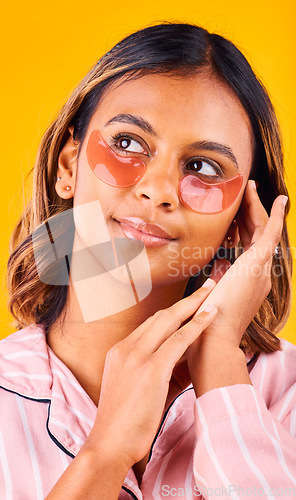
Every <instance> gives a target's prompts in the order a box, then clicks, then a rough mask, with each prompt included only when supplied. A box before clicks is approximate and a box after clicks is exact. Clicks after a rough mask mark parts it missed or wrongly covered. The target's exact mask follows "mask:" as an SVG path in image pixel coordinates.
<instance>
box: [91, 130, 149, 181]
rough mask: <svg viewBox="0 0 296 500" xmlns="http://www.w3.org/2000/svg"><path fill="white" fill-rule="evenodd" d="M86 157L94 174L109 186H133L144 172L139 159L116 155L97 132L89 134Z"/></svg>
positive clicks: (144, 167) (142, 164)
mask: <svg viewBox="0 0 296 500" xmlns="http://www.w3.org/2000/svg"><path fill="white" fill-rule="evenodd" d="M86 155H87V160H88V164H89V166H90V168H91V169H92V171H93V172H94V174H96V176H97V177H98V178H99V179H100V180H101V181H103V182H106V184H108V185H109V186H113V187H128V186H133V185H134V184H136V183H137V182H138V181H139V180H140V179H141V178H142V177H143V175H144V174H145V172H146V165H145V163H144V162H143V161H142V160H140V159H139V158H133V157H129V158H128V157H122V156H119V155H117V154H116V153H115V151H113V150H112V149H111V148H110V146H109V145H108V144H107V143H106V142H105V141H104V139H103V137H102V136H101V134H100V131H99V130H93V132H92V133H91V134H90V136H89V139H88V143H87V148H86Z"/></svg>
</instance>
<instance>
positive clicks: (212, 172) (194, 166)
mask: <svg viewBox="0 0 296 500" xmlns="http://www.w3.org/2000/svg"><path fill="white" fill-rule="evenodd" d="M186 169H187V170H189V173H197V174H200V175H202V176H204V177H208V178H212V179H213V178H215V180H218V179H220V178H221V177H223V173H222V170H221V169H220V168H219V167H218V165H217V166H213V165H211V164H210V163H209V161H205V160H201V159H196V160H192V161H190V162H189V163H187V165H186Z"/></svg>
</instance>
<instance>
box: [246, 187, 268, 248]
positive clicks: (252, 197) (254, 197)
mask: <svg viewBox="0 0 296 500" xmlns="http://www.w3.org/2000/svg"><path fill="white" fill-rule="evenodd" d="M242 218H243V220H244V222H245V227H246V228H247V231H248V233H249V234H250V236H251V239H250V241H249V243H247V245H245V246H244V249H245V250H247V249H248V247H249V246H251V245H252V243H254V242H255V241H257V239H258V238H259V237H260V236H261V234H262V233H263V231H264V228H265V226H266V224H267V221H268V214H267V212H266V210H265V208H264V207H263V205H262V203H261V201H260V198H259V196H258V193H257V189H256V184H255V181H252V180H250V181H248V185H247V188H246V190H245V195H244V203H243V204H242Z"/></svg>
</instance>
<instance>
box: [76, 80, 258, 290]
mask: <svg viewBox="0 0 296 500" xmlns="http://www.w3.org/2000/svg"><path fill="white" fill-rule="evenodd" d="M135 117H136V118H137V120H135ZM147 124H148V125H149V126H148V125H147ZM94 130H100V132H101V135H102V137H103V139H104V141H105V142H106V143H107V144H108V146H110V148H111V149H112V150H113V151H115V152H116V155H117V156H118V157H121V158H123V159H125V158H133V159H136V160H137V161H138V160H141V161H143V162H144V163H145V165H146V172H145V175H143V177H141V178H140V180H139V181H138V182H136V183H135V184H133V185H131V186H129V187H113V186H110V185H108V184H106V183H105V182H103V181H101V180H100V179H99V178H98V177H96V176H94V174H93V171H92V170H91V168H90V167H89V164H88V159H87V144H88V142H89V138H90V136H91V134H92V132H93V131H94ZM222 146H223V147H222ZM74 154H75V153H74V152H73V155H74ZM75 161H76V162H77V168H76V169H75V172H74V175H75V182H74V183H73V190H74V207H75V206H78V205H81V204H84V203H89V202H91V201H95V200H99V201H100V205H101V208H102V212H103V215H104V218H105V222H106V226H107V229H108V231H109V234H110V236H111V237H132V238H138V239H141V240H142V241H144V239H145V238H146V239H147V240H148V239H149V237H146V236H145V235H144V232H142V235H141V234H140V232H141V229H140V231H139V228H135V226H134V225H133V223H132V221H131V223H130V224H127V223H124V222H120V220H122V219H127V218H135V219H142V220H143V221H145V222H147V223H150V224H154V225H157V226H158V227H159V228H161V229H162V230H164V231H165V232H166V233H167V234H168V235H169V237H168V238H167V239H164V238H163V240H162V243H163V244H161V245H159V246H151V247H148V245H147V255H148V258H149V264H150V270H151V279H152V283H153V286H155V287H158V286H165V285H169V284H170V285H173V284H176V285H177V283H180V282H184V285H185V284H186V282H187V279H188V277H189V276H190V275H192V274H194V273H195V272H197V271H198V270H199V269H201V268H202V267H204V266H205V265H206V264H208V262H209V261H210V260H211V258H212V257H213V255H214V254H215V252H217V250H218V248H219V247H220V245H221V243H222V242H223V240H224V238H225V237H226V236H227V233H228V229H229V227H230V225H231V223H232V221H233V219H234V218H235V216H236V213H237V211H238V209H239V206H240V203H241V201H242V198H243V193H244V188H245V186H246V183H247V180H248V178H249V174H250V170H251V166H252V161H253V134H252V128H251V124H250V121H249V118H248V116H247V114H246V112H245V110H244V108H243V107H242V105H241V103H240V101H239V100H238V98H237V97H236V96H235V94H234V93H233V92H232V91H231V89H229V88H228V87H227V86H226V85H225V84H223V83H222V82H221V81H218V80H217V79H216V78H214V77H213V76H211V75H207V74H199V75H196V76H194V77H191V78H177V77H176V78H173V77H168V76H164V75H147V76H144V77H141V78H139V79H135V80H130V81H126V82H124V81H118V82H116V83H115V84H114V85H113V86H111V87H110V88H108V89H107V90H106V92H105V94H104V95H103V98H102V99H101V101H100V103H99V105H98V107H97V110H96V111H95V113H94V114H93V116H92V118H91V120H90V122H89V125H88V128H87V131H86V135H85V138H84V140H83V143H82V144H81V149H80V154H79V157H78V160H75ZM196 164H197V168H198V177H200V178H201V179H202V180H203V182H210V183H217V182H218V183H219V182H222V181H223V182H224V181H227V180H228V179H232V178H233V177H235V176H237V175H238V174H240V175H242V176H243V184H242V187H241V189H240V191H239V194H238V196H237V198H236V199H235V201H234V202H233V203H232V204H231V206H229V208H226V209H224V210H222V211H221V212H219V213H212V214H208V215H204V214H200V213H196V212H195V211H193V210H192V209H189V208H188V207H187V206H185V205H184V202H185V200H183V203H182V202H181V201H180V198H179V182H180V180H181V179H182V178H184V177H185V176H186V175H193V174H194V175H197V174H196ZM185 179H186V177H185ZM183 197H184V198H185V196H184V194H183ZM128 225H129V226H130V228H133V227H134V228H135V229H130V230H128ZM76 229H77V233H78V236H79V238H80V241H81V244H82V246H84V247H88V246H89V239H90V237H91V236H93V235H94V233H98V237H97V238H96V239H99V235H100V234H101V231H102V228H101V227H100V224H99V222H96V214H93V216H92V217H88V218H87V219H86V220H84V221H83V224H81V225H80V226H79V227H76ZM137 229H138V232H137ZM156 237H157V235H156ZM150 240H151V238H150ZM155 241H156V238H155ZM140 274H141V269H139V278H140Z"/></svg>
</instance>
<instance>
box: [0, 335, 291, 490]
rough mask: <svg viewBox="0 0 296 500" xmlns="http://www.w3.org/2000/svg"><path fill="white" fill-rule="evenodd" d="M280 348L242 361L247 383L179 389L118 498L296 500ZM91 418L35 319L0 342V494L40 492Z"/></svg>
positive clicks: (286, 355)
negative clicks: (141, 467)
mask: <svg viewBox="0 0 296 500" xmlns="http://www.w3.org/2000/svg"><path fill="white" fill-rule="evenodd" d="M282 348H283V350H282V351H278V352H275V353H273V354H261V355H260V356H259V358H258V359H257V360H253V361H251V363H248V368H249V372H250V377H251V380H252V384H253V385H252V386H251V385H248V384H239V385H233V386H229V387H223V388H220V389H213V390H211V391H209V392H207V393H206V394H204V395H203V396H201V397H200V398H198V399H196V397H195V394H194V390H193V388H192V386H189V387H188V388H187V389H186V390H185V391H183V392H182V393H181V394H180V395H179V396H178V397H177V398H176V399H175V400H174V402H173V403H172V404H171V406H170V407H169V409H168V410H167V412H166V414H165V416H164V418H163V421H162V424H161V427H160V429H159V431H158V433H157V436H156V437H155V440H154V442H153V444H152V446H151V450H150V458H149V461H148V463H147V466H146V470H145V472H144V475H143V479H142V483H141V488H139V486H138V482H137V479H136V477H135V475H134V473H133V469H131V470H130V471H129V473H128V475H127V477H126V479H125V481H124V484H123V485H122V489H121V493H120V496H119V498H120V500H123V499H132V498H134V499H142V498H144V499H145V500H150V499H165V498H186V499H194V498H198V497H199V498H200V499H201V498H205V499H208V498H216V497H220V496H224V497H230V498H234V499H237V498H241V497H247V496H248V497H250V496H251V497H256V496H260V497H263V498H269V499H274V498H283V497H285V498H296V346H294V345H292V344H290V343H289V342H287V341H285V340H282ZM95 415H96V406H95V405H94V403H93V402H92V400H91V399H90V398H89V397H88V395H87V394H86V393H85V391H84V390H83V389H82V387H81V386H80V385H79V383H78V382H77V380H76V379H75V377H74V375H73V374H72V373H71V371H70V370H69V369H68V368H67V367H66V366H65V365H64V364H63V363H62V362H61V361H60V360H59V359H58V358H57V356H56V355H55V354H54V353H53V352H52V351H51V349H50V348H49V347H48V345H47V344H46V339H45V335H44V331H43V329H42V328H41V327H40V326H35V325H31V326H29V327H27V328H25V329H23V330H21V331H19V332H16V333H14V334H12V335H10V336H9V337H7V338H6V339H4V340H2V341H1V342H0V499H1V500H4V499H5V500H35V499H38V500H41V499H44V498H45V496H46V495H47V494H48V492H49V491H50V490H51V488H52V487H53V486H54V484H55V483H56V481H57V480H58V478H59V477H60V476H61V474H62V473H63V471H64V469H65V468H66V467H67V466H68V464H69V463H70V462H71V460H72V458H73V457H74V456H75V455H76V454H77V453H78V451H79V449H80V447H81V445H82V443H83V442H84V441H85V439H86V437H87V435H88V433H89V432H90V429H91V427H92V425H93V422H94V419H95ZM127 439H128V436H127ZM106 500H108V499H106Z"/></svg>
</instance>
